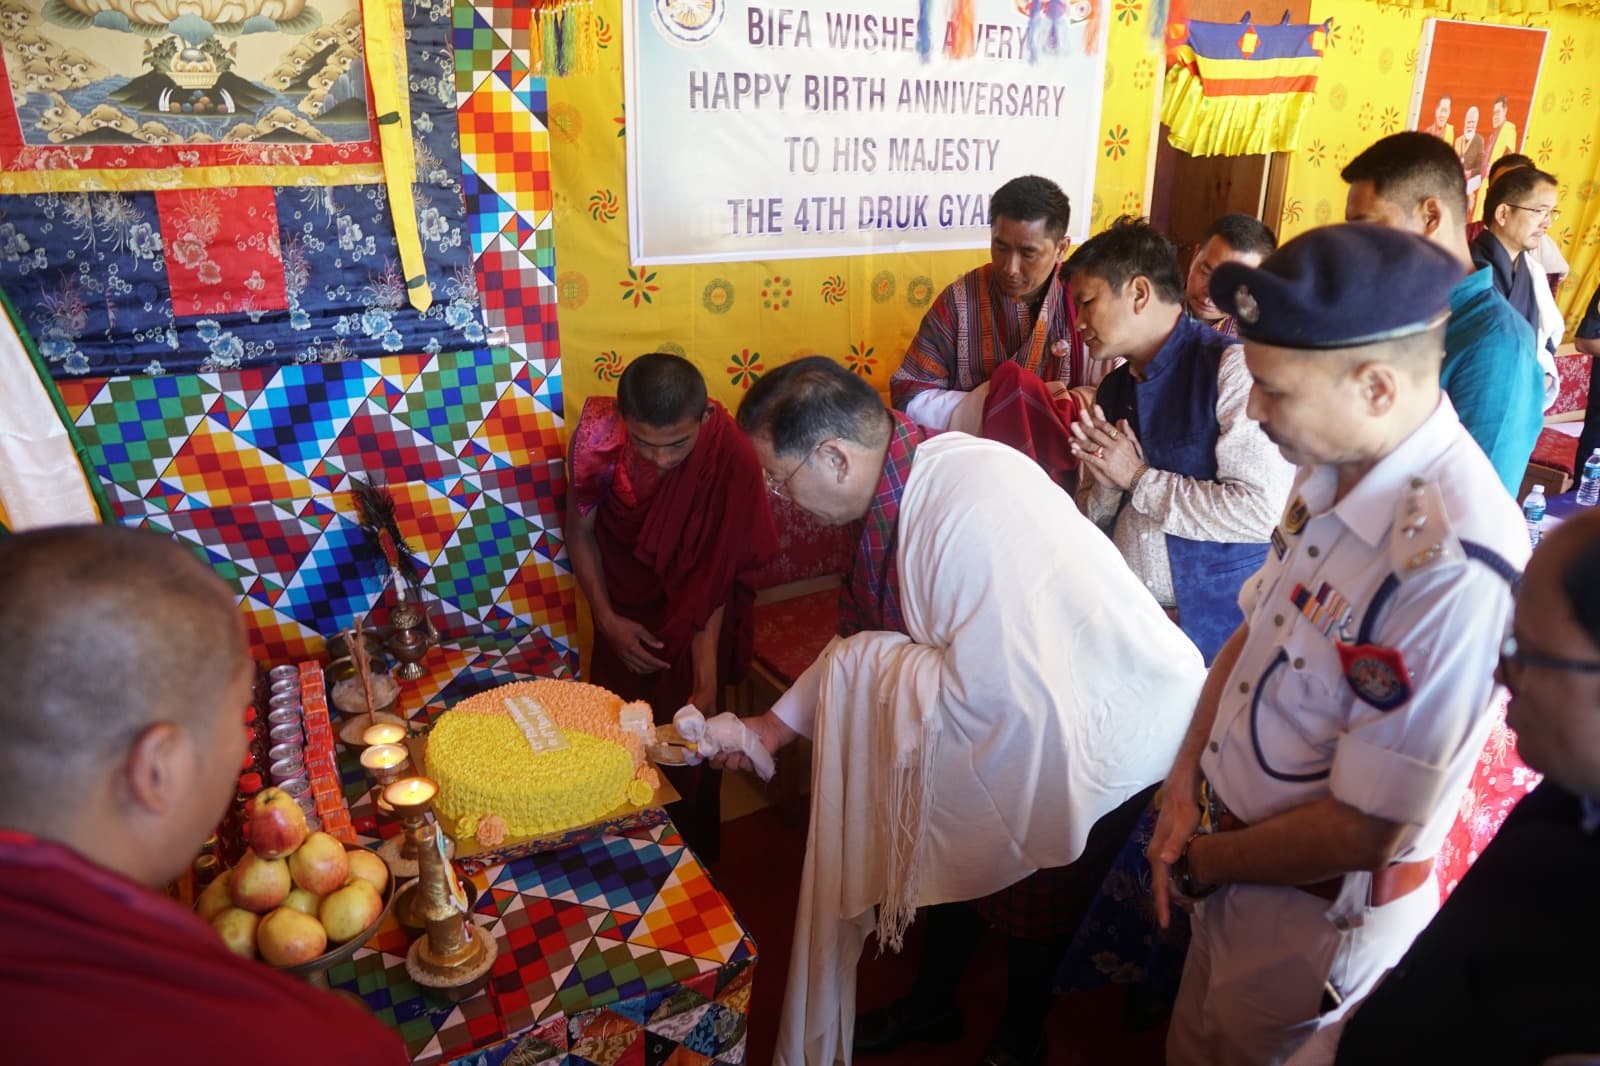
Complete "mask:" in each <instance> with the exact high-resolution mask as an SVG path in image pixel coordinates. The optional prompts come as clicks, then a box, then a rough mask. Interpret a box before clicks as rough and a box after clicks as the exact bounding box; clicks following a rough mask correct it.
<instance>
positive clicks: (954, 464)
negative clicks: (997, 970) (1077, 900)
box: [776, 433, 1205, 1066]
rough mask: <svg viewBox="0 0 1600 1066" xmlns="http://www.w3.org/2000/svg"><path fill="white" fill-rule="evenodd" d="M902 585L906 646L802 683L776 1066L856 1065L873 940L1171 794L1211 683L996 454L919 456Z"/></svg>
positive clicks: (888, 643) (1094, 550) (890, 639)
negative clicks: (800, 804)
mask: <svg viewBox="0 0 1600 1066" xmlns="http://www.w3.org/2000/svg"><path fill="white" fill-rule="evenodd" d="M899 569H900V588H901V606H902V610H903V612H904V616H905V620H906V628H907V630H908V631H909V633H910V638H909V639H908V638H907V637H906V636H903V635H901V634H898V633H860V634H857V635H856V636H854V637H850V638H849V639H846V640H835V641H834V642H833V643H832V644H830V645H829V646H828V648H827V650H825V651H824V652H823V653H822V655H821V656H820V657H819V658H818V660H817V663H816V664H814V665H813V667H812V669H811V670H810V671H807V673H808V674H809V673H812V671H818V672H820V687H821V696H820V699H819V701H818V704H817V711H816V717H815V725H814V728H813V732H812V741H813V745H814V747H813V753H812V781H811V788H812V792H811V827H810V834H809V838H808V840H807V844H806V861H805V869H804V873H803V875H802V881H801V887H800V900H799V907H798V911H797V914H796V916H795V940H794V952H793V955H792V957H791V959H790V964H789V981H788V986H787V990H786V994H785V1001H784V1011H783V1020H782V1022H781V1024H780V1027H779V1033H778V1047H777V1053H776V1062H777V1063H778V1064H779V1066H801V1064H806V1066H832V1064H834V1063H838V1062H842V1063H848V1062H849V1061H850V1041H851V1036H852V1033H853V1031H854V1027H855V987H856V986H855V967H856V962H857V960H858V959H859V957H860V954H861V947H862V945H863V944H864V943H865V941H866V938H867V935H868V934H869V933H870V932H872V931H873V929H874V928H877V929H878V930H879V935H880V940H881V941H882V942H883V943H884V944H885V945H886V946H891V947H893V948H895V949H897V948H898V946H899V942H900V938H901V935H902V934H903V933H904V930H905V927H906V925H907V924H909V922H910V921H911V918H912V917H913V915H914V913H915V910H916V908H917V907H922V906H927V905H929V904H934V903H942V902H948V901H951V900H965V899H976V898H979V897H982V896H985V895H988V894H989V893H992V892H996V891H998V890H1000V889H1002V888H1004V887H1006V886H1007V885H1009V884H1012V883H1013V882H1015V881H1018V880H1020V879H1022V878H1023V877H1025V876H1027V875H1028V874H1030V873H1032V872H1033V871H1035V870H1038V869H1043V868H1048V867H1053V866H1061V865H1064V864H1066V863H1069V862H1071V861H1072V860H1073V859H1075V858H1076V857H1077V856H1078V855H1079V854H1080V853H1081V852H1082V850H1083V845H1084V840H1085V838H1086V837H1087V836H1088V833H1089V830H1090V828H1091V827H1092V826H1093V825H1094V823H1095V821H1096V820H1097V819H1099V818H1100V817H1101V816H1103V815H1105V814H1107V813H1109V812H1110V811H1111V810H1112V809H1114V808H1115V807H1117V806H1118V805H1119V804H1121V803H1122V802H1123V801H1124V800H1126V799H1128V798H1129V797H1130V796H1132V795H1133V794H1134V793H1136V792H1138V791H1139V790H1140V789H1143V788H1145V787H1146V786H1148V785H1151V784H1153V783H1155V782H1156V781H1159V780H1160V779H1161V778H1162V777H1164V776H1165V774H1166V772H1167V770H1168V769H1169V768H1170V766H1171V764H1172V759H1173V756H1174V755H1175V754H1176V752H1177V748H1178V743H1179V741H1180V740H1181V738H1182V736H1183V732H1184V729H1185V727H1186V726H1187V725H1188V722H1189V718H1190V715H1191V713H1192V712H1193V710H1194V705H1195V700H1196V698H1197V697H1198V695H1199V692H1200V685H1201V682H1202V681H1203V680H1204V679H1205V667H1204V665H1203V664H1202V662H1201V659H1200V653H1199V652H1198V651H1196V650H1195V648H1194V645H1193V644H1191V643H1190V642H1189V640H1188V638H1186V637H1185V636H1184V635H1183V634H1182V633H1181V632H1180V631H1179V630H1178V628H1177V626H1175V625H1173V623H1172V622H1171V621H1169V620H1168V618H1167V616H1166V614H1165V612H1163V611H1162V610H1161V608H1160V607H1159V606H1158V605H1157V603H1156V601H1155V599H1154V598H1153V597H1152V596H1151V595H1150V593H1149V592H1148V591H1147V590H1146V589H1145V588H1144V586H1143V585H1142V584H1140V582H1139V580H1138V579H1137V578H1136V577H1134V576H1133V573H1132V572H1131V571H1130V570H1129V569H1128V568H1127V566H1126V565H1125V564H1124V563H1123V561H1122V557H1121V556H1120V555H1119V554H1118V553H1117V550H1116V548H1115V547H1113V546H1112V544H1111V542H1110V541H1109V540H1107V539H1106V538H1105V536H1104V535H1103V534H1101V533H1100V531H1099V530H1097V529H1096V528H1095V527H1094V526H1093V525H1092V524H1091V523H1090V522H1089V521H1088V520H1087V519H1086V518H1084V517H1083V515H1082V514H1080V513H1079V512H1078V510H1077V508H1076V507H1075V506H1074V505H1073V503H1072V501H1071V499H1070V498H1069V497H1068V496H1067V494H1066V493H1064V492H1062V491H1061V490H1060V489H1059V488H1058V487H1057V486H1056V485H1055V484H1054V483H1053V482H1052V481H1050V479H1049V478H1048V477H1047V476H1046V475H1045V473H1044V472H1043V471H1042V470H1041V469H1040V468H1039V467H1038V466H1037V465H1036V464H1035V463H1034V462H1033V461H1032V460H1030V459H1028V458H1027V457H1025V456H1023V455H1022V454H1021V453H1019V452H1016V451H1014V450H1012V449H1010V448H1008V447H1006V446H1005V445H1001V444H996V443H993V442H991V441H985V440H979V439H976V438H973V437H968V436H966V435H965V434H960V433H949V434H943V435H941V436H938V437H934V438H933V439H931V440H929V441H927V442H926V443H924V444H922V445H921V446H920V447H919V448H918V449H917V455H916V460H915V462H914V464H913V465H912V469H911V476H910V479H909V480H908V482H907V485H906V491H905V496H904V498H903V500H902V502H901V506H900V543H899ZM812 680H813V681H814V682H815V681H817V680H818V678H817V677H815V676H814V677H813V678H812ZM874 907H877V908H878V914H877V917H876V918H875V917H874V913H873V908H874Z"/></svg>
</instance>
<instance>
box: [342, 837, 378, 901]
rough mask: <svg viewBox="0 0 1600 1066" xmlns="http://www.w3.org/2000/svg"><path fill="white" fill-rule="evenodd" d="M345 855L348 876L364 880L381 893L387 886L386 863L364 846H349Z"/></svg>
mask: <svg viewBox="0 0 1600 1066" xmlns="http://www.w3.org/2000/svg"><path fill="white" fill-rule="evenodd" d="M345 857H346V859H348V860H349V862H350V876H351V877H354V878H356V879H358V880H361V881H365V882H366V883H367V884H369V885H371V886H372V887H373V888H375V889H377V890H378V895H380V896H381V895H383V890H384V889H385V888H388V887H389V866H388V864H387V863H385V862H384V861H383V860H382V859H380V858H378V856H377V854H376V853H375V852H371V851H368V850H367V849H366V848H351V849H350V850H349V852H348V853H346V856H345Z"/></svg>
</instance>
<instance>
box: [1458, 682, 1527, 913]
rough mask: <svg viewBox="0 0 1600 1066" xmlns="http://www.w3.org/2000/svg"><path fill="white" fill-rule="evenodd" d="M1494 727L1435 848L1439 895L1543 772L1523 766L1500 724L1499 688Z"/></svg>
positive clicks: (1473, 859)
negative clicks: (1446, 833) (1457, 809)
mask: <svg viewBox="0 0 1600 1066" xmlns="http://www.w3.org/2000/svg"><path fill="white" fill-rule="evenodd" d="M1494 715H1495V719H1494V726H1493V728H1491V729H1490V730H1489V739H1488V740H1487V741H1486V742H1485V743H1484V746H1483V752H1482V754H1480V755H1479V756H1478V765H1477V768H1476V769H1474V770H1473V772H1472V783H1471V784H1470V785H1468V786H1467V790H1466V791H1465V792H1463V793H1462V794H1461V809H1460V812H1459V814H1458V815H1457V817H1456V822H1455V824H1454V825H1453V826H1451V827H1450V835H1449V836H1447V837H1445V841H1444V846H1443V847H1442V848H1440V849H1439V858H1438V860H1437V863H1436V864H1435V874H1436V875H1437V877H1438V879H1439V898H1440V900H1441V901H1443V900H1445V899H1447V898H1448V897H1449V895H1450V893H1451V892H1454V891H1455V888H1456V886H1457V885H1458V884H1460V883H1461V879H1462V878H1463V877H1465V876H1466V873H1467V869H1468V868H1469V867H1470V866H1471V865H1472V864H1473V863H1475V862H1477V861H1478V856H1479V855H1482V854H1483V849H1484V848H1486V847H1488V846H1489V841H1491V840H1493V839H1494V835H1495V834H1496V833H1498V832H1499V831H1500V827H1501V826H1502V825H1504V824H1505V820H1506V816H1507V815H1508V814H1510V813H1511V808H1513V807H1515V806H1516V805H1517V803H1518V802H1519V801H1520V800H1521V799H1522V797H1524V796H1526V795H1527V794H1528V793H1530V792H1532V791H1533V790H1534V789H1535V788H1537V787H1538V785H1539V782H1540V781H1542V780H1543V779H1544V775H1542V774H1538V773H1535V772H1534V771H1533V770H1531V769H1529V768H1528V764H1527V763H1525V762H1523V761H1522V757H1521V756H1519V755H1518V754H1517V734H1516V733H1515V732H1513V731H1512V729H1511V727H1510V726H1508V725H1506V697H1505V694H1504V692H1502V693H1501V695H1500V698H1499V702H1498V705H1497V706H1496V707H1495V711H1494Z"/></svg>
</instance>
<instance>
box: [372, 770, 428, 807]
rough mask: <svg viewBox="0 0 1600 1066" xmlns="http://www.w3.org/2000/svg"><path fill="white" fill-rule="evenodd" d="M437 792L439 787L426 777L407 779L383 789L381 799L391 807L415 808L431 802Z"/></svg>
mask: <svg viewBox="0 0 1600 1066" xmlns="http://www.w3.org/2000/svg"><path fill="white" fill-rule="evenodd" d="M438 791H439V786H438V785H436V784H434V783H433V782H432V781H430V780H428V779H427V778H426V777H408V778H406V779H405V780H404V781H396V782H395V783H394V784H392V785H390V786H389V787H388V788H386V789H384V790H383V798H384V799H386V800H388V801H389V805H390V806H391V807H396V808H399V807H415V806H418V805H420V804H423V803H426V802H427V801H428V800H431V799H432V798H433V796H434V793H436V792H438Z"/></svg>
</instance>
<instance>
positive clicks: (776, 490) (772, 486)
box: [761, 440, 828, 500]
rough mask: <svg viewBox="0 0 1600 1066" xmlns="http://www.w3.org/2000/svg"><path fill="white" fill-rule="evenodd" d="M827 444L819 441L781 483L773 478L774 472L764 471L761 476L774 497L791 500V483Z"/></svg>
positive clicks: (824, 441)
mask: <svg viewBox="0 0 1600 1066" xmlns="http://www.w3.org/2000/svg"><path fill="white" fill-rule="evenodd" d="M826 443H828V442H827V441H826V440H819V441H817V443H816V445H815V446H814V447H813V448H812V449H811V450H810V451H809V452H806V457H805V458H804V459H802V460H800V461H799V462H798V463H796V464H795V465H794V469H793V470H791V471H789V476H788V477H786V478H784V479H783V480H781V481H780V480H778V479H777V478H774V477H773V476H772V471H770V470H763V471H762V472H761V476H762V477H764V478H765V479H766V482H767V491H768V492H770V493H772V494H773V495H774V496H777V497H780V498H781V499H785V500H787V499H789V498H790V497H789V482H791V481H793V480H794V476H795V475H796V474H798V473H799V472H800V468H801V467H803V466H805V465H806V464H807V463H809V462H810V461H811V457H812V456H813V455H816V454H817V449H818V448H821V447H822V446H823V445H824V444H826Z"/></svg>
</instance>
